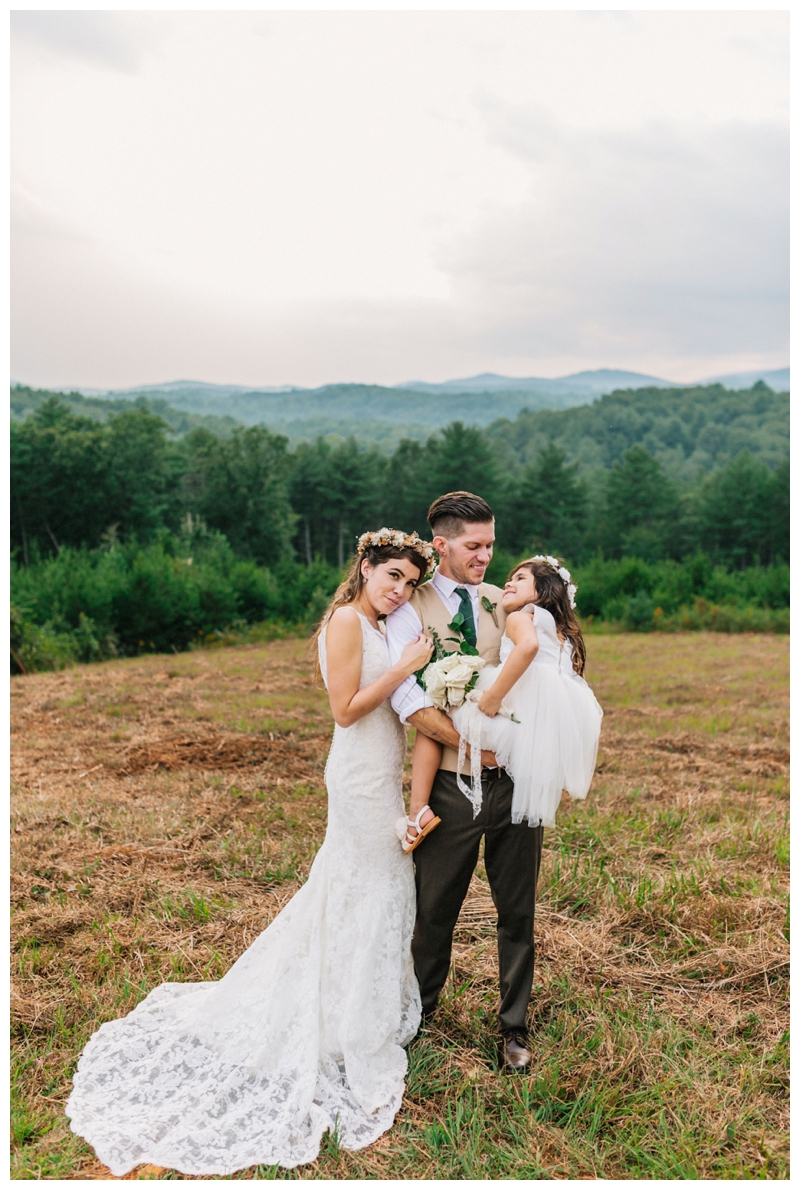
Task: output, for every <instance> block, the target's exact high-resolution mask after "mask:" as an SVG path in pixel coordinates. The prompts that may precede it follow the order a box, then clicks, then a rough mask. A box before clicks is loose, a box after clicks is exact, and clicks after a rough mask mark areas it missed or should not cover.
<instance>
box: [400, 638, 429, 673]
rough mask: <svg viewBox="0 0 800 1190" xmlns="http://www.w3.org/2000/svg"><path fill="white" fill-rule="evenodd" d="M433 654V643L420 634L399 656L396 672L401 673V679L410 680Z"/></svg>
mask: <svg viewBox="0 0 800 1190" xmlns="http://www.w3.org/2000/svg"><path fill="white" fill-rule="evenodd" d="M432 652H433V641H432V640H431V638H430V637H429V636H426V635H425V633H424V632H420V634H419V636H418V637H417V638H416V639H415V640H411V641H409V642H408V644H407V645H406V646H405V648H404V649H403V651H402V653H401V654H400V660H399V661H398V662H397V664H396V666H395V667H393V668H397V669H398V670H402V671H403V678H404V679H405V678H410V677H411V675H412V674H415V673H416V672H417V670H418V669H422V667H423V665H427V664H428V662H429V661H430V659H431V653H432Z"/></svg>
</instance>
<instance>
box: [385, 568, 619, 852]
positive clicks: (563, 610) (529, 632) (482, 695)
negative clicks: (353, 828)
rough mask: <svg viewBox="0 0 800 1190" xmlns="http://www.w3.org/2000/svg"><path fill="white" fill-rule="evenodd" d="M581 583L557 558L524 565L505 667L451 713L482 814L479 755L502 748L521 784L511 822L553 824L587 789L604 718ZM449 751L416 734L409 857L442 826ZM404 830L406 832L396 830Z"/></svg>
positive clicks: (510, 616) (511, 606)
mask: <svg viewBox="0 0 800 1190" xmlns="http://www.w3.org/2000/svg"><path fill="white" fill-rule="evenodd" d="M575 590H576V588H575V586H574V584H573V583H572V580H571V576H570V573H569V571H568V570H566V569H565V568H564V567H563V566H561V565H560V563H559V562H558V559H557V558H553V557H550V556H549V555H548V556H547V557H542V556H537V557H535V558H529V559H527V560H526V561H525V562H520V564H519V565H518V566H516V567H515V568H514V570H513V572H512V574H511V576H510V578H509V580H508V582H507V583H506V585H505V591H504V594H503V599H502V604H503V608H504V610H505V611H506V612H507V618H506V625H505V632H504V634H503V639H502V643H501V646H500V665H499V666H486V667H485V668H483V669H482V670H481V672H480V673H479V675H478V677H477V681H476V682H475V685H474V689H473V690H472V691H471V692H470V693H469V694H468V695H467V697H466V698H465V699H464V701H463V702H462V703H461V705H460V706H458V707H456V708H455V709H452V710H449V713H450V715H451V718H452V719H453V722H454V724H455V726H456V727H457V728H458V731H459V734H460V737H461V747H460V751H459V770H460V769H461V767H462V763H463V761H464V760H465V758H466V750H467V745H469V749H470V757H471V774H472V780H471V784H467V783H466V782H465V781H464V780H463V779H462V777H461V774H460V771H459V773H458V774H457V780H458V786H459V789H461V791H462V793H464V794H465V795H466V796H467V797H468V798H469V799H470V801H471V802H472V804H473V807H474V812H475V814H476V815H477V814H478V813H479V811H480V808H481V797H482V794H481V781H480V752H481V749H484V750H486V751H489V752H494V754H495V755H496V757H497V761H498V764H500V765H501V766H502V767H503V768H505V769H507V770H508V772H509V774H510V776H511V777H512V778H513V781H514V798H513V801H512V806H511V819H512V822H516V823H519V822H524V821H527V823H528V824H529V825H530V826H554V825H555V815H556V810H557V809H558V805H559V802H560V800H561V791H562V790H563V789H566V790H567V792H568V793H569V794H570V796H571V797H573V798H584V797H586V794H587V793H588V791H589V786H590V784H591V780H592V775H593V773H594V766H595V762H596V760H597V744H598V739H599V736H600V722H601V720H602V717H603V712H602V710H601V708H600V705H599V703H598V702H597V699H596V698H595V697H594V694H593V693H592V691H591V689H590V688H589V686H588V685H587V683H586V682H585V681H584V679H583V676H582V675H583V670H584V665H585V662H586V647H585V645H584V641H583V634H582V633H581V629H580V625H579V623H578V619H577V617H576V615H575V612H574V607H575ZM440 758H441V747H440V745H439V744H437V743H436V742H435V741H434V740H431V739H430V738H429V737H427V736H425V735H423V734H422V732H418V733H417V738H416V743H415V745H414V755H413V760H412V781H411V804H410V808H409V816H408V819H407V820H405V822H403V820H401V822H402V823H403V827H404V830H403V841H402V846H403V850H404V851H413V850H414V848H415V847H416V846H418V844H419V843H421V842H422V840H423V838H424V837H425V835H426V834H428V833H430V831H431V830H432V829H433V828H434V826H436V825H438V821H439V820H438V819H436V820H435V821H434V819H435V815H434V814H433V811H432V810H431V809H430V807H429V806H428V805H427V800H428V797H429V796H430V791H431V787H432V785H433V781H434V778H435V776H436V771H437V769H438V767H439V763H440ZM398 833H399V830H398Z"/></svg>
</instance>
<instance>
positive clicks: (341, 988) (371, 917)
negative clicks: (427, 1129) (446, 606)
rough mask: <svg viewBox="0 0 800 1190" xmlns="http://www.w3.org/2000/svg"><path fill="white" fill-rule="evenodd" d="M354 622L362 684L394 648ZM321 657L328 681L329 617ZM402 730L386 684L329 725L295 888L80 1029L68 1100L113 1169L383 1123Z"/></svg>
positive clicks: (369, 1129) (396, 998)
mask: <svg viewBox="0 0 800 1190" xmlns="http://www.w3.org/2000/svg"><path fill="white" fill-rule="evenodd" d="M362 636H363V652H362V657H363V664H362V670H361V686H362V687H363V686H366V685H368V684H369V683H370V682H373V681H375V679H376V678H378V677H379V676H380V675H381V674H382V673H383V672H384V671H385V670H386V669H388V668H389V655H388V651H387V648H386V642H385V640H384V637H383V635H382V633H380V632H378V631H377V630H376V629H374V628H373V627H372V626H371V625H370V623H369V621H368V620H366V618H364V617H362ZM320 662H321V666H322V671H323V676H324V677H325V678H326V682H327V675H326V654H325V635H324V632H323V635H322V637H321V639H320ZM405 746H406V740H405V733H404V731H403V729H402V727H401V725H400V722H399V720H398V718H397V716H396V715H395V713H394V712H393V710H392V708H391V704H390V702H389V701H388V700H387V701H386V702H385V703H383V704H382V705H381V706H380V707H378V709H377V710H375V711H373V712H372V713H371V714H370V715H367V716H366V717H365V718H363V719H360V720H359V721H358V722H357V723H354V724H353V725H352V727H347V728H342V727H337V728H336V730H335V732H334V736H333V744H332V746H331V750H330V754H329V756H328V764H327V768H326V773H325V777H326V783H327V787H328V829H327V832H326V834H325V840H324V842H323V844H322V846H321V848H320V850H319V852H318V854H317V857H316V859H315V860H314V863H313V865H312V868H311V871H310V873H309V877H308V880H307V881H306V883H305V884H304V885H303V887H302V888H301V889H300V890H299V892H298V893H297V894H296V895H295V896H294V897H293V898H292V900H291V901H290V902H289V903H288V905H287V906H286V907H285V908H284V909H283V911H282V912H281V913H280V914H279V915H278V916H277V917H276V918H275V920H274V921H273V922H272V924H271V925H270V926H269V927H268V928H267V929H266V930H265V931H264V932H263V934H261V935H260V937H259V938H258V939H257V940H256V941H255V942H254V943H253V945H252V946H251V947H250V948H249V949H248V950H247V951H245V953H244V954H243V955H242V956H241V958H240V959H239V960H238V961H237V962H236V963H234V965H233V967H231V969H230V971H229V972H228V973H227V975H226V976H225V977H224V978H223V979H221V980H220V981H219V982H218V983H165V984H162V985H161V986H160V987H157V988H156V989H155V990H154V991H152V992H151V993H150V994H149V996H147V997H146V999H145V1000H143V1001H142V1002H141V1004H139V1005H138V1007H137V1008H135V1009H134V1010H133V1012H132V1013H130V1014H129V1015H128V1016H126V1017H124V1018H123V1019H121V1020H115V1021H109V1022H108V1023H107V1024H104V1025H101V1027H100V1029H99V1030H98V1031H97V1032H96V1033H95V1034H94V1036H93V1037H92V1038H91V1040H90V1041H89V1043H88V1045H87V1046H86V1048H85V1049H84V1051H83V1054H82V1056H81V1059H80V1062H79V1064H78V1070H77V1073H76V1074H75V1079H74V1090H73V1092H72V1094H71V1096H70V1099H69V1102H68V1104H67V1115H68V1116H69V1117H70V1121H71V1126H72V1128H73V1130H74V1131H75V1132H77V1133H78V1134H79V1135H80V1136H83V1137H85V1138H86V1140H88V1141H89V1142H90V1143H91V1144H92V1145H93V1146H94V1148H95V1150H96V1152H97V1155H98V1156H99V1157H100V1159H101V1161H103V1162H105V1164H106V1165H108V1167H109V1168H110V1170H111V1172H112V1173H113V1174H114V1175H116V1176H117V1177H119V1176H121V1175H122V1174H124V1173H126V1172H127V1171H128V1170H130V1169H132V1168H133V1167H134V1166H136V1165H138V1164H140V1163H142V1162H149V1163H151V1164H154V1165H163V1166H167V1167H169V1168H171V1169H177V1170H179V1171H180V1172H181V1173H186V1174H221V1175H223V1176H224V1175H229V1174H231V1173H233V1172H234V1171H235V1170H238V1169H242V1168H245V1167H247V1166H250V1165H282V1166H285V1167H287V1168H292V1167H293V1166H295V1165H299V1164H300V1163H302V1162H306V1161H313V1160H314V1158H315V1157H316V1156H317V1153H318V1151H319V1146H320V1140H321V1137H322V1134H323V1133H324V1132H325V1131H326V1130H329V1129H330V1130H331V1131H333V1130H334V1129H335V1130H336V1132H337V1134H338V1138H339V1143H340V1144H341V1145H342V1147H343V1148H346V1149H360V1148H363V1147H364V1146H365V1145H368V1144H371V1143H372V1141H374V1140H376V1139H377V1137H378V1136H380V1135H381V1133H383V1132H385V1131H386V1130H387V1129H388V1128H390V1127H391V1125H392V1122H393V1120H394V1117H395V1115H396V1113H397V1110H398V1108H399V1107H400V1103H401V1100H402V1096H403V1088H404V1080H405V1073H406V1067H407V1060H406V1054H405V1050H404V1049H403V1046H404V1045H406V1044H407V1043H408V1042H409V1041H410V1039H411V1038H412V1037H413V1036H414V1034H415V1033H416V1030H417V1028H418V1026H419V1020H420V1002H419V989H418V987H417V981H416V978H415V976H414V970H413V966H412V962H411V935H412V931H413V928H414V912H415V898H414V876H413V864H412V860H411V857H410V856H407V855H404V854H403V852H402V850H401V849H400V848H399V847H398V846H397V837H396V835H395V831H394V824H395V821H396V819H397V816H398V814H400V813H404V810H403V799H402V793H401V781H402V774H403V761H404V758H405Z"/></svg>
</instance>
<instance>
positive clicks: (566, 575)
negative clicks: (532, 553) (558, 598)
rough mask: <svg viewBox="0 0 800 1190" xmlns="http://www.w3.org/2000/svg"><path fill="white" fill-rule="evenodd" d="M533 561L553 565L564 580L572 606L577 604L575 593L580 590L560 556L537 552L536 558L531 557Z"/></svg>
mask: <svg viewBox="0 0 800 1190" xmlns="http://www.w3.org/2000/svg"><path fill="white" fill-rule="evenodd" d="M531 562H546V563H547V565H548V566H552V567H553V570H555V571H556V572H557V573H558V575H559V576H560V577H561V578H562V579H563V580H564V585H565V586H566V588H567V597H568V598H569V605H570V607H574V606H575V593H576V591H577V590H578V588H577V586H576V585H575V583H573V581H572V575H571V574H570V572H569V571H568V570H567V568H566V566H562V565H561V563H560V562H559V560H558V558H554V557H553V555H552V554H537V555H536V557H535V558H531Z"/></svg>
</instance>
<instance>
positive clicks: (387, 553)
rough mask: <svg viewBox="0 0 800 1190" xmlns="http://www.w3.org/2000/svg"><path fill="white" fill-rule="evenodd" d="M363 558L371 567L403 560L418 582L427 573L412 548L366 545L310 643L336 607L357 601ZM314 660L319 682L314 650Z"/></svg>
mask: <svg viewBox="0 0 800 1190" xmlns="http://www.w3.org/2000/svg"><path fill="white" fill-rule="evenodd" d="M365 558H366V559H367V561H368V562H369V563H370V565H371V566H379V565H380V563H381V562H391V561H392V559H394V558H405V559H406V560H407V561H408V562H411V564H412V565H413V566H416V567H417V569H418V570H419V577H420V582H421V581H422V579H423V578H424V577H425V575H426V574H427V573H428V559H427V558H425V557H423V555H422V554H420V553H418V552H417V550H415V549H414V547H413V546H396V545H368V546H367V548H366V549H365V550H364V551H363V552H362V553H358V554H354V556H353V558H352V559H351V561H350V565H349V567H348V570H347V574H346V575H345V576H344V579H343V580H342V582H341V583H340V584H339V586H338V587H337V588H336V591H335V593H334V596H333V599H331V601H330V603H329V604H328V607H327V609H326V611H325V614H324V615H323V617H322V619H321V620H320V622H319V624H318V626H317V631H316V632H315V633H314V636H313V638H312V643H316V642H317V641H318V640H319V635H320V633H321V632H322V629H323V628H324V627H325V625H326V624H327V623H328V620H330V618H331V616H332V615H333V613H334V612H335V611H336V609H337V607H347V606H348V605H349V604H351V603H355V601H356V600H357V599H358V597H359V595H360V594H361V590H362V588H363V586H364V583H365V581H366V580H365V579H364V577H363V575H362V574H361V563H362V562H363V561H364V559H365ZM316 658H317V660H316V666H315V671H314V672H315V675H316V677H317V680H319V678H320V677H321V676H322V675H321V673H320V668H319V649H317V650H316Z"/></svg>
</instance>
